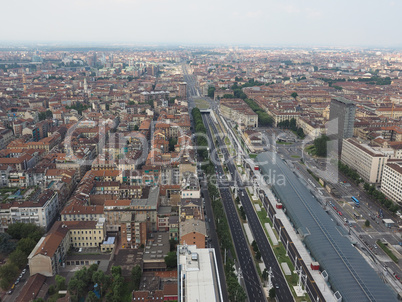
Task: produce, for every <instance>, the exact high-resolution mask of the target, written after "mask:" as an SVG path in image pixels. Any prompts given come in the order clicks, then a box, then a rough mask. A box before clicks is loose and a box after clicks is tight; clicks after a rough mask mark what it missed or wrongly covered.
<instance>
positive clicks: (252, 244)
mask: <svg viewBox="0 0 402 302" xmlns="http://www.w3.org/2000/svg"><path fill="white" fill-rule="evenodd" d="M251 247H252V248H253V251H254V253H255V259H257V260H258V261H260V260H261V252H260V250H259V249H258V245H257V242H255V240H253V242H252V243H251Z"/></svg>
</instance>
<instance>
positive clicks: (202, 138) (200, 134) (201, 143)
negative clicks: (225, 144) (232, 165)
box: [191, 108, 208, 159]
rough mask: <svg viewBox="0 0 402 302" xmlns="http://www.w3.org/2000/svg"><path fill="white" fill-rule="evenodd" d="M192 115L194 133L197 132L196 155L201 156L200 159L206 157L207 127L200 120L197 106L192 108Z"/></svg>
mask: <svg viewBox="0 0 402 302" xmlns="http://www.w3.org/2000/svg"><path fill="white" fill-rule="evenodd" d="M191 114H192V115H193V121H194V125H195V129H194V130H195V133H196V134H197V137H196V143H197V147H198V155H199V156H201V158H202V159H206V158H208V150H207V147H208V141H207V137H206V135H207V129H206V128H205V126H204V122H203V121H202V117H201V111H200V109H198V108H194V109H193V110H192V111H191Z"/></svg>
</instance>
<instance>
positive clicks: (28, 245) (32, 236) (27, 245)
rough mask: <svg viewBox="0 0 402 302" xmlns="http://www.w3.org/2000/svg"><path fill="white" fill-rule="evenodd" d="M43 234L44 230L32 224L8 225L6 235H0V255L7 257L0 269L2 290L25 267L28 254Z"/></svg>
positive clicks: (9, 284) (8, 285) (7, 286)
mask: <svg viewBox="0 0 402 302" xmlns="http://www.w3.org/2000/svg"><path fill="white" fill-rule="evenodd" d="M43 234H44V230H43V229H42V228H41V227H38V226H37V225H35V224H32V223H13V224H10V225H9V227H8V230H7V233H3V234H0V253H1V254H2V255H4V256H7V255H8V261H7V263H6V264H4V265H3V266H1V267H0V278H1V281H0V287H1V288H2V289H4V290H6V289H8V288H9V287H10V286H11V284H12V283H13V282H14V281H15V279H16V278H17V276H18V275H19V273H20V271H21V269H22V268H24V267H25V266H26V265H27V261H28V260H27V258H28V256H29V254H30V253H31V251H32V250H33V249H34V247H35V246H36V243H37V242H38V241H39V240H40V238H41V237H42V235H43Z"/></svg>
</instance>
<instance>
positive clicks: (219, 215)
mask: <svg viewBox="0 0 402 302" xmlns="http://www.w3.org/2000/svg"><path fill="white" fill-rule="evenodd" d="M208 192H209V196H210V198H211V201H212V210H213V212H214V217H215V225H216V233H217V235H218V238H219V242H220V244H221V251H222V250H226V251H231V254H232V255H235V253H234V248H233V242H232V237H231V236H230V231H229V225H228V222H227V219H226V215H225V210H224V208H223V204H222V200H221V199H220V195H219V191H218V188H217V187H216V186H215V185H213V184H208ZM225 277H226V284H227V289H228V294H229V301H245V300H246V298H247V296H246V293H245V292H244V289H243V288H242V287H241V285H240V284H239V283H238V282H237V277H236V275H235V273H234V268H233V260H232V259H228V260H227V261H226V265H225Z"/></svg>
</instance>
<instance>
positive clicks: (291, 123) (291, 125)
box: [277, 118, 306, 138]
mask: <svg viewBox="0 0 402 302" xmlns="http://www.w3.org/2000/svg"><path fill="white" fill-rule="evenodd" d="M277 126H278V127H279V128H282V129H290V130H292V131H293V132H294V133H295V134H296V135H297V136H298V137H300V138H305V137H306V135H305V134H304V130H303V128H301V127H297V125H296V119H295V118H291V119H290V120H284V121H282V122H279V123H278V125H277Z"/></svg>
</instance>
